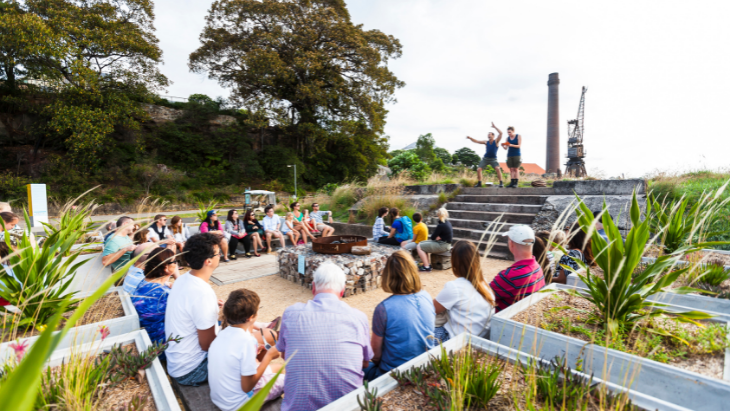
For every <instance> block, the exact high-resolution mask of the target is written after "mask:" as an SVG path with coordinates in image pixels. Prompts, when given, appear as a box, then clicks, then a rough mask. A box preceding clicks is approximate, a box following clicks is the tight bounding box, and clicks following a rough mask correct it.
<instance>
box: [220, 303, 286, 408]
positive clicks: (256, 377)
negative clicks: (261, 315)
mask: <svg viewBox="0 0 730 411" xmlns="http://www.w3.org/2000/svg"><path fill="white" fill-rule="evenodd" d="M260 303H261V299H259V296H258V294H256V293H255V292H253V291H251V290H246V289H240V290H235V291H233V292H232V293H231V295H230V296H229V297H228V301H226V303H225V304H224V305H223V315H224V316H225V319H226V321H227V322H228V324H229V326H228V327H226V328H224V329H223V330H222V331H221V332H219V333H218V335H217V336H216V338H215V340H213V342H212V343H211V345H210V348H209V349H208V383H209V384H210V399H211V400H212V401H213V403H214V404H215V405H216V406H217V407H218V408H220V409H221V410H223V411H234V410H238V409H239V408H240V407H241V406H242V405H243V404H244V403H246V401H248V400H249V398H251V397H252V396H253V394H254V393H256V392H258V391H259V390H260V389H261V388H263V387H264V385H266V383H267V382H268V381H270V380H271V379H272V378H273V377H274V375H275V374H276V372H277V371H278V370H279V369H281V365H279V364H277V365H271V366H270V365H269V363H271V361H272V360H275V359H277V358H279V351H278V350H277V349H276V345H273V346H271V347H270V348H269V350H268V351H266V354H265V355H264V356H263V359H262V360H261V362H258V361H257V359H256V357H257V355H258V353H259V352H260V351H264V350H265V348H264V347H262V346H260V345H259V344H258V342H257V341H256V338H255V337H254V336H253V335H252V332H254V322H255V321H256V317H257V313H258V309H259V304H260ZM284 377H285V376H284V375H283V374H282V375H280V376H279V378H278V379H277V380H276V383H275V384H274V386H273V387H272V389H271V391H270V392H269V395H268V396H267V397H266V400H267V401H268V400H272V399H274V398H278V397H279V396H281V394H282V393H283V392H284Z"/></svg>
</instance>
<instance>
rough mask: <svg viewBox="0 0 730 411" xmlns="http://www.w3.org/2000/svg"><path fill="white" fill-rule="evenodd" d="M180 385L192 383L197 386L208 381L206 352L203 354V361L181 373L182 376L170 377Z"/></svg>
mask: <svg viewBox="0 0 730 411" xmlns="http://www.w3.org/2000/svg"><path fill="white" fill-rule="evenodd" d="M172 378H174V379H175V381H177V383H178V384H180V385H192V386H193V387H198V386H200V384H202V383H204V382H206V381H208V354H205V358H204V359H203V362H201V363H200V365H198V366H197V367H195V369H194V370H192V371H190V372H189V373H187V374H185V375H183V376H182V377H178V378H175V377H172Z"/></svg>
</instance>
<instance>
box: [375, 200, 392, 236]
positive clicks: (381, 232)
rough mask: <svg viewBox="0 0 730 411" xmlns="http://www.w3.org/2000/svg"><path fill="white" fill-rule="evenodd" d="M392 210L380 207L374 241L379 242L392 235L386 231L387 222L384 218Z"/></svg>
mask: <svg viewBox="0 0 730 411" xmlns="http://www.w3.org/2000/svg"><path fill="white" fill-rule="evenodd" d="M389 211H390V209H389V208H388V207H380V210H378V217H377V218H376V219H375V225H373V241H375V242H377V241H378V240H379V239H380V238H381V237H387V236H388V234H390V233H389V232H388V231H385V221H384V220H383V218H384V217H385V216H386V215H388V212H389Z"/></svg>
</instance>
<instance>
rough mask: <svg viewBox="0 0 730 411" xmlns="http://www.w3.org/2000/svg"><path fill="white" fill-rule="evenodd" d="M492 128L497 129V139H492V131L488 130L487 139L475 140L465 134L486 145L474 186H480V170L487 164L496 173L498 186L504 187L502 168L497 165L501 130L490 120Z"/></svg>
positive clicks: (475, 141)
mask: <svg viewBox="0 0 730 411" xmlns="http://www.w3.org/2000/svg"><path fill="white" fill-rule="evenodd" d="M492 128H493V129H495V130H497V132H498V133H499V136H498V137H497V139H496V140H495V139H494V133H492V132H490V133H489V134H488V135H487V136H488V137H489V140H487V141H484V140H476V139H473V138H471V137H469V136H466V138H467V139H469V140H471V141H472V142H474V143H477V144H484V145H486V146H487V152H486V153H484V157H483V158H482V161H480V162H479V167H478V168H477V178H478V179H479V181H478V182H477V185H476V186H475V187H481V186H482V170H483V169H484V168H485V167H487V166H492V168H493V169H494V171H495V172H496V173H497V177H498V178H499V186H500V187H504V184H503V183H502V169H501V168H500V167H499V162H498V161H497V149H498V148H499V141H500V140H502V131H500V130H499V129H498V128H497V126H495V125H494V122H492Z"/></svg>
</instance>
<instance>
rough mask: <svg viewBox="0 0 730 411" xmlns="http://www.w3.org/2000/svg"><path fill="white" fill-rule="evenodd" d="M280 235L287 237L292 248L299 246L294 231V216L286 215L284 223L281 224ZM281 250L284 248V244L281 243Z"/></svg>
mask: <svg viewBox="0 0 730 411" xmlns="http://www.w3.org/2000/svg"><path fill="white" fill-rule="evenodd" d="M281 233H282V234H284V235H285V236H288V237H289V240H290V241H291V243H292V246H294V247H296V246H297V244H299V232H298V231H297V230H295V229H294V214H293V213H291V212H289V213H286V217H284V221H282V222H281ZM281 246H282V248H284V247H286V246H285V245H284V243H281Z"/></svg>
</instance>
